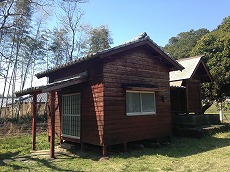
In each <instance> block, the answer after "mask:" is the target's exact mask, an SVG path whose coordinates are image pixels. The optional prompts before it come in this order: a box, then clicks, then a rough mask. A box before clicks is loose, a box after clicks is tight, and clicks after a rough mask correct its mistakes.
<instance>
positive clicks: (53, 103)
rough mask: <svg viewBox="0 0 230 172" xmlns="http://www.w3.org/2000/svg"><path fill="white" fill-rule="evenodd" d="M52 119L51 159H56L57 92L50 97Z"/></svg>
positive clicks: (53, 92)
mask: <svg viewBox="0 0 230 172" xmlns="http://www.w3.org/2000/svg"><path fill="white" fill-rule="evenodd" d="M50 101H51V102H50V106H51V108H50V111H51V112H50V114H51V115H50V117H51V118H50V119H51V125H50V130H51V131H50V134H51V135H50V158H54V145H55V91H52V92H51V96H50Z"/></svg>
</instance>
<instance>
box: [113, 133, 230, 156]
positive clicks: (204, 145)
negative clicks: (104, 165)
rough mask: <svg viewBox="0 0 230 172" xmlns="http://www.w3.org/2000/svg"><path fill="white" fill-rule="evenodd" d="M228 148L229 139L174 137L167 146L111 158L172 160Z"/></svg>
mask: <svg viewBox="0 0 230 172" xmlns="http://www.w3.org/2000/svg"><path fill="white" fill-rule="evenodd" d="M226 146H230V138H215V137H212V136H206V137H204V138H202V139H196V138H178V137H174V139H173V141H172V143H171V144H169V145H168V146H160V147H159V148H143V149H138V150H137V149H136V150H135V149H132V148H131V149H129V151H128V152H127V153H115V154H112V157H119V158H130V157H141V156H150V155H163V156H168V157H173V158H181V157H186V156H191V155H195V154H199V153H202V152H207V151H211V150H214V149H217V148H223V147H226Z"/></svg>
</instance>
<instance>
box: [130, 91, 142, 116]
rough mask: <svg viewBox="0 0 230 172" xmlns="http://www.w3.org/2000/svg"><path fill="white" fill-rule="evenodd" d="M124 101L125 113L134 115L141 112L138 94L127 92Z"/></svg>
mask: <svg viewBox="0 0 230 172" xmlns="http://www.w3.org/2000/svg"><path fill="white" fill-rule="evenodd" d="M126 100H127V103H126V109H127V113H135V112H140V111H141V104H140V93H135V92H127V94H126Z"/></svg>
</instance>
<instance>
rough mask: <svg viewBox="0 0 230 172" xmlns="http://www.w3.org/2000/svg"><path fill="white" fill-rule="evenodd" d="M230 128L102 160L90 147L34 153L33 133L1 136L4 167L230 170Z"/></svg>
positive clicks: (43, 141) (43, 145)
mask: <svg viewBox="0 0 230 172" xmlns="http://www.w3.org/2000/svg"><path fill="white" fill-rule="evenodd" d="M229 136H230V132H224V133H219V134H215V135H213V136H207V137H205V138H202V139H192V138H174V139H173V142H172V143H171V144H170V145H169V146H162V147H160V148H158V149H155V148H146V147H145V148H143V149H140V150H137V149H129V152H127V153H121V152H112V153H111V155H110V158H109V159H108V160H103V161H98V160H99V159H100V153H99V152H96V153H95V151H96V150H95V149H94V150H93V151H90V150H87V151H86V152H80V151H76V152H75V153H74V154H72V153H70V152H64V154H63V155H56V159H55V160H50V159H48V158H45V157H42V155H40V156H33V155H31V153H30V149H31V136H18V137H3V138H1V139H0V171H16V170H17V171H228V169H229V168H230V164H229V161H230V153H229V152H230V146H229V145H230V137H229ZM37 149H38V150H44V149H49V144H48V141H47V135H45V134H42V135H40V134H39V135H38V137H37Z"/></svg>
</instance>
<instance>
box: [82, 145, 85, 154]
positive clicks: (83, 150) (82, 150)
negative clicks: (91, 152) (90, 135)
mask: <svg viewBox="0 0 230 172" xmlns="http://www.w3.org/2000/svg"><path fill="white" fill-rule="evenodd" d="M84 147H85V144H84V143H81V151H82V152H84Z"/></svg>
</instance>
